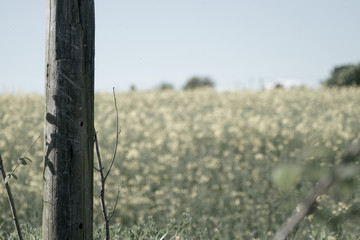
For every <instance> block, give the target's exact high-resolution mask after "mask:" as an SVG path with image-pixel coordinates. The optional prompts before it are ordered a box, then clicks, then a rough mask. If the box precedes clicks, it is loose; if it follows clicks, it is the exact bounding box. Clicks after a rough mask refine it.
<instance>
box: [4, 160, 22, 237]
mask: <svg viewBox="0 0 360 240" xmlns="http://www.w3.org/2000/svg"><path fill="white" fill-rule="evenodd" d="M0 171H1V175H2V177H3V180H4V182H5V188H6V192H7V196H8V200H9V204H10V208H11V213H12V216H13V220H14V224H15V228H16V231H17V234H18V237H19V239H20V240H23V237H22V234H21V228H20V224H19V221H18V217H17V214H16V208H15V203H14V199H13V197H12V194H11V190H10V185H9V183H8V182H6V181H5V178H6V174H5V170H4V165H3V160H2V158H1V154H0Z"/></svg>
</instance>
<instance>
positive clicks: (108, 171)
mask: <svg viewBox="0 0 360 240" xmlns="http://www.w3.org/2000/svg"><path fill="white" fill-rule="evenodd" d="M113 96H114V105H115V112H116V139H115V147H114V154H113V158H112V160H111V163H110V166H109V169H108V170H107V172H106V175H105V179H106V178H107V177H108V176H109V173H110V171H111V168H112V166H113V164H114V161H115V157H116V151H117V147H118V145H119V135H120V133H121V129H120V130H119V112H118V108H117V105H116V96H115V88H113Z"/></svg>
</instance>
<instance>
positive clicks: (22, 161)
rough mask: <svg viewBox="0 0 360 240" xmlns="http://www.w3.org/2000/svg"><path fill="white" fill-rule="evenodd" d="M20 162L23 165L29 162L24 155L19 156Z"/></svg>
mask: <svg viewBox="0 0 360 240" xmlns="http://www.w3.org/2000/svg"><path fill="white" fill-rule="evenodd" d="M18 163H19V164H21V165H27V162H26V160H25V159H24V158H23V157H20V158H18Z"/></svg>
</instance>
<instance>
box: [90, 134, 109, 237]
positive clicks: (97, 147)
mask: <svg viewBox="0 0 360 240" xmlns="http://www.w3.org/2000/svg"><path fill="white" fill-rule="evenodd" d="M94 142H95V150H96V156H97V162H98V167H99V169H100V171H99V175H100V181H101V190H100V197H99V198H100V201H101V209H102V213H103V217H104V221H105V233H106V239H107V240H109V239H110V227H109V218H108V213H107V210H106V204H105V178H104V172H103V169H104V168H103V167H102V163H101V155H100V150H99V144H98V140H97V134H96V132H95V133H94Z"/></svg>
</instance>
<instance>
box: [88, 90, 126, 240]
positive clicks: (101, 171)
mask: <svg viewBox="0 0 360 240" xmlns="http://www.w3.org/2000/svg"><path fill="white" fill-rule="evenodd" d="M113 95H114V105H115V112H116V140H115V149H114V153H113V156H112V160H111V163H110V165H109V169H108V170H107V172H106V174H105V175H104V167H103V165H102V161H101V154H100V149H99V143H98V139H97V133H96V131H95V132H94V142H95V151H96V156H97V162H98V169H96V168H95V170H96V171H98V172H99V175H100V181H101V190H100V196H99V198H100V201H101V209H102V213H103V217H104V221H105V234H106V239H107V240H109V239H110V226H109V223H110V220H111V218H112V217H113V215H114V212H115V209H116V206H117V203H118V200H119V195H120V191H119V190H118V195H117V197H116V201H115V206H114V210H113V212H112V213H111V215H110V216H109V215H108V212H107V209H106V203H105V186H106V185H105V182H106V179H107V177H108V176H109V174H110V171H111V168H112V166H113V164H114V162H115V158H116V151H117V147H118V144H119V135H120V133H121V130H120V131H119V113H118V109H117V105H116V96H115V88H113Z"/></svg>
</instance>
